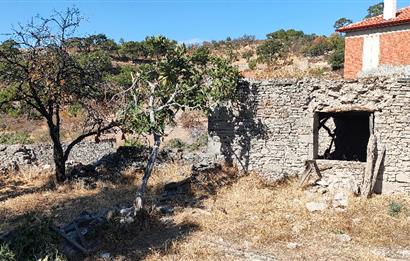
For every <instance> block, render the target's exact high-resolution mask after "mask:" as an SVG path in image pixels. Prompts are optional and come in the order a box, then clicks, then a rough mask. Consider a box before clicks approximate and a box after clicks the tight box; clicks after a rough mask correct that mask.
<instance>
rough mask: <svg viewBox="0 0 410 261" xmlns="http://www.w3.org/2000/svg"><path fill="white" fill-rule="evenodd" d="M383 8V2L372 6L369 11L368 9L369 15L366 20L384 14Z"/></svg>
mask: <svg viewBox="0 0 410 261" xmlns="http://www.w3.org/2000/svg"><path fill="white" fill-rule="evenodd" d="M383 8H384V3H383V2H380V3H378V4H375V5H372V6H370V7H369V9H367V15H366V16H365V18H371V17H375V16H378V15H381V14H383Z"/></svg>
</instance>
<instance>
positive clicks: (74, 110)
mask: <svg viewBox="0 0 410 261" xmlns="http://www.w3.org/2000/svg"><path fill="white" fill-rule="evenodd" d="M82 112H83V107H82V106H81V104H79V103H74V104H71V105H70V106H69V107H68V115H70V116H71V117H74V118H76V117H78V116H80V115H81V114H82Z"/></svg>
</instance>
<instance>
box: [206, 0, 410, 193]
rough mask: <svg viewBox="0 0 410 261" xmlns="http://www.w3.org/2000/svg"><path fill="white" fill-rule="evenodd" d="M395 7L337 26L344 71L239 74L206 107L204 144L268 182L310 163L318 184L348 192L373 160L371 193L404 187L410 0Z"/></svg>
mask: <svg viewBox="0 0 410 261" xmlns="http://www.w3.org/2000/svg"><path fill="white" fill-rule="evenodd" d="M395 8H396V1H395V0H386V1H385V10H384V15H383V16H378V17H375V18H371V19H368V20H365V21H362V22H359V23H355V24H351V25H349V26H346V27H343V28H341V29H340V31H341V32H345V33H346V60H345V72H344V74H345V78H346V79H344V80H325V79H310V78H309V79H272V80H266V81H253V80H244V81H243V82H242V83H241V84H240V86H239V90H240V99H241V100H240V102H239V103H238V104H226V105H225V106H219V107H217V108H215V109H214V110H213V111H212V113H211V114H210V116H209V119H208V133H209V140H208V151H209V153H210V154H211V155H214V157H215V158H216V159H220V160H224V161H225V162H227V163H232V164H236V165H238V167H240V168H241V169H243V170H246V171H255V172H257V173H259V174H260V175H262V176H263V177H265V178H266V179H268V180H271V181H276V180H280V179H282V178H284V177H289V176H298V175H301V174H302V173H303V171H304V169H305V166H306V163H309V164H310V163H312V162H313V163H314V165H315V170H316V172H317V173H318V174H319V175H320V176H321V177H320V178H319V177H318V180H320V181H321V182H320V183H319V184H321V185H323V186H327V187H328V188H330V189H332V190H339V189H343V190H346V189H347V190H351V191H354V192H360V191H359V190H360V188H361V184H363V181H364V180H367V178H365V177H367V175H366V174H365V173H368V172H366V168H367V169H372V168H373V167H374V166H380V168H375V169H376V170H375V171H371V173H374V176H375V177H376V178H372V180H374V182H375V184H374V192H376V193H395V192H404V193H407V194H410V124H409V123H410V77H408V76H406V75H410V71H408V69H409V68H410V66H408V65H410V49H409V48H408V46H407V45H408V43H409V42H410V41H409V40H410V7H409V8H405V9H402V10H399V11H398V12H396V9H395ZM349 79H350V80H349ZM374 137H376V138H377V148H376V149H375V150H369V148H371V146H369V144H373V143H372V142H369V140H374V139H375V138H374ZM369 151H371V153H368V152H369ZM372 155H374V157H371V156H372ZM369 156H370V157H369ZM376 157H377V159H379V161H380V162H377V163H380V165H378V164H377V163H376V161H375V158H376ZM369 166H371V167H369ZM372 166H373V167H372Z"/></svg>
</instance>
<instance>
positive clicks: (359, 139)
mask: <svg viewBox="0 0 410 261" xmlns="http://www.w3.org/2000/svg"><path fill="white" fill-rule="evenodd" d="M371 133H373V113H371V112H362V111H349V112H317V113H315V124H314V135H313V136H314V139H315V146H314V157H315V158H316V159H327V160H345V161H361V162H366V157H367V143H368V141H369V137H370V134H371Z"/></svg>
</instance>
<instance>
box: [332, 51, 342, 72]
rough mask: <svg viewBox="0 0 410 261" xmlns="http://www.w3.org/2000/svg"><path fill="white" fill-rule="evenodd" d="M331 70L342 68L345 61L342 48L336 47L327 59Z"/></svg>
mask: <svg viewBox="0 0 410 261" xmlns="http://www.w3.org/2000/svg"><path fill="white" fill-rule="evenodd" d="M329 62H330V65H331V66H332V70H334V71H335V70H339V69H342V68H343V66H344V62H345V50H344V48H338V49H337V50H336V51H335V52H334V53H333V54H332V55H331V56H330V59H329Z"/></svg>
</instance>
